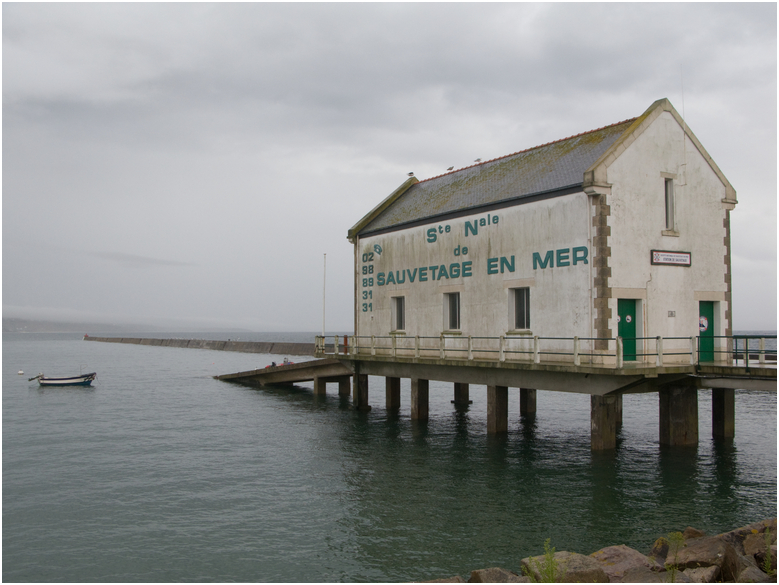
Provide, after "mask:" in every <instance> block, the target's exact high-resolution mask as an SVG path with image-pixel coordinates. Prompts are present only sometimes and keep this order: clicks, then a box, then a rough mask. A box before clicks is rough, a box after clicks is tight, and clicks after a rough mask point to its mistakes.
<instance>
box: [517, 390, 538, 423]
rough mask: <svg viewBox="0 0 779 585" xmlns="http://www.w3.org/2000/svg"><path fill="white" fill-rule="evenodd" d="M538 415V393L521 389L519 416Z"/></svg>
mask: <svg viewBox="0 0 779 585" xmlns="http://www.w3.org/2000/svg"><path fill="white" fill-rule="evenodd" d="M535 413H536V391H535V390H533V389H532V388H520V389H519V415H520V416H526V415H528V414H535Z"/></svg>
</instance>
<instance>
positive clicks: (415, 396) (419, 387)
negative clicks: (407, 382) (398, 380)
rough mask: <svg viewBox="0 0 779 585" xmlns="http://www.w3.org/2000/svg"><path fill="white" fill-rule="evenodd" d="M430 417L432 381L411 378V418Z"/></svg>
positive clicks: (423, 418)
mask: <svg viewBox="0 0 779 585" xmlns="http://www.w3.org/2000/svg"><path fill="white" fill-rule="evenodd" d="M429 417H430V381H429V380H420V379H419V378H411V420H421V421H426V420H427V419H428V418H429Z"/></svg>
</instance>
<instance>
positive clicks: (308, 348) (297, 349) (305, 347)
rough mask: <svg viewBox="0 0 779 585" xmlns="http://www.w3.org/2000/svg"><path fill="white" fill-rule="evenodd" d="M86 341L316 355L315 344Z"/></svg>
mask: <svg viewBox="0 0 779 585" xmlns="http://www.w3.org/2000/svg"><path fill="white" fill-rule="evenodd" d="M84 341H102V342H105V343H131V344H135V345H153V346H159V347H178V348H186V349H211V350H216V351H237V352H242V353H264V354H271V355H297V356H301V355H311V356H313V355H314V345H315V344H314V343H281V342H275V341H231V340H227V341H224V340H217V339H158V338H153V337H91V336H88V335H85V336H84Z"/></svg>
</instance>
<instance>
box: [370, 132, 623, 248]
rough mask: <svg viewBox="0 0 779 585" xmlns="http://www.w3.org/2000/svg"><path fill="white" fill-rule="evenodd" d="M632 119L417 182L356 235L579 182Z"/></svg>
mask: <svg viewBox="0 0 779 585" xmlns="http://www.w3.org/2000/svg"><path fill="white" fill-rule="evenodd" d="M634 120H635V119H631V120H626V121H624V122H619V123H617V124H613V125H611V126H606V127H605V128H600V129H598V130H593V131H591V132H586V133H584V134H578V135H576V136H571V137H570V138H565V139H562V140H558V141H556V142H551V143H548V144H544V145H541V146H537V147H535V148H531V149H528V150H524V151H521V152H516V153H514V154H510V155H507V156H504V157H501V158H497V159H494V160H490V161H486V162H482V163H479V164H477V165H473V166H470V167H466V168H464V169H460V170H457V171H454V172H451V173H447V174H444V175H440V176H438V177H433V178H431V179H427V180H424V181H420V182H419V183H416V184H415V185H412V186H411V187H410V188H408V189H407V190H406V191H405V192H403V193H402V194H401V195H400V196H399V197H398V198H397V199H396V200H395V201H394V202H392V204H390V205H389V206H387V208H386V209H384V210H383V211H382V212H381V213H379V214H378V215H377V216H376V217H374V218H373V220H371V221H369V222H368V223H367V225H365V226H363V227H362V229H360V230H359V235H361V236H362V235H367V234H370V233H372V232H376V231H380V230H385V229H392V228H394V227H398V226H402V225H405V224H408V223H412V222H417V221H420V220H424V219H427V218H434V217H437V216H440V215H444V214H448V213H454V212H457V211H461V210H465V209H476V208H479V207H483V206H486V205H492V204H495V203H501V202H506V201H512V200H515V199H517V200H521V199H522V198H525V197H530V196H532V195H535V194H539V193H546V192H550V191H556V190H562V189H565V188H569V187H573V186H576V185H581V184H582V181H583V175H584V172H585V171H586V170H587V169H588V168H589V167H590V165H592V164H593V163H594V162H595V161H596V160H598V158H599V157H600V156H601V155H602V154H603V153H604V152H605V151H606V150H607V149H608V148H609V147H610V146H611V145H612V144H613V143H614V142H615V141H616V140H617V139H618V138H619V137H620V136H621V135H622V134H623V133H624V132H625V130H626V129H627V128H628V127H630V125H631V124H632V123H633V121H634ZM366 219H367V218H366Z"/></svg>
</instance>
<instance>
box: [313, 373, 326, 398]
mask: <svg viewBox="0 0 779 585" xmlns="http://www.w3.org/2000/svg"><path fill="white" fill-rule="evenodd" d="M326 394H327V380H325V379H324V378H320V377H319V376H314V396H325V395H326Z"/></svg>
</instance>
